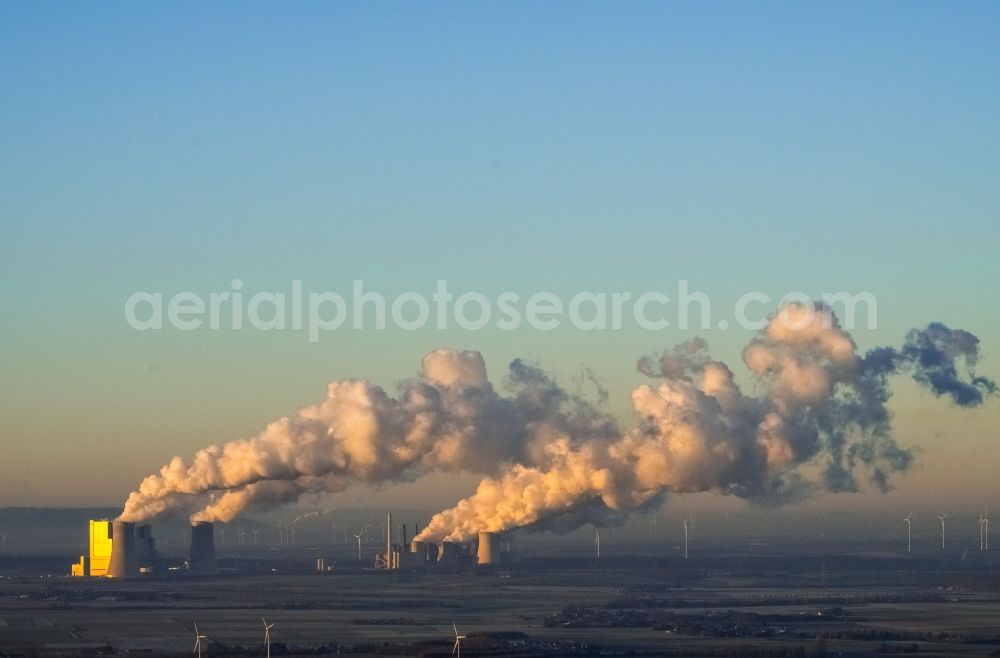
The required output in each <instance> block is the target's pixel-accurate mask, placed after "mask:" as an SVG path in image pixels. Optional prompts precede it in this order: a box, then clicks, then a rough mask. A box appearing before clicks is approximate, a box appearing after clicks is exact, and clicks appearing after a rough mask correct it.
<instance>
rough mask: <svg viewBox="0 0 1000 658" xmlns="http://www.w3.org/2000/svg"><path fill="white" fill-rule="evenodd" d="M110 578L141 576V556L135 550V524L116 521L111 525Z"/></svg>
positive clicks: (108, 574)
mask: <svg viewBox="0 0 1000 658" xmlns="http://www.w3.org/2000/svg"><path fill="white" fill-rule="evenodd" d="M106 575H107V576H108V577H109V578H134V577H135V576H137V575H139V555H138V553H137V552H136V550H135V524H134V523H130V522H128V521H115V522H114V523H112V524H111V561H110V562H108V572H107V574H106Z"/></svg>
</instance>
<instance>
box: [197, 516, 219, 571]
mask: <svg viewBox="0 0 1000 658" xmlns="http://www.w3.org/2000/svg"><path fill="white" fill-rule="evenodd" d="M190 565H191V571H193V572H195V573H198V574H203V575H211V574H214V573H217V572H218V570H219V569H218V564H217V563H216V561H215V524H213V523H209V522H208V521H199V522H198V523H195V524H192V526H191V558H190Z"/></svg>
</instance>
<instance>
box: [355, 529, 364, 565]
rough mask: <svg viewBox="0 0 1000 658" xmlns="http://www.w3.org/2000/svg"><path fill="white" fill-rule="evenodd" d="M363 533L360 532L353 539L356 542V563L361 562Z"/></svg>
mask: <svg viewBox="0 0 1000 658" xmlns="http://www.w3.org/2000/svg"><path fill="white" fill-rule="evenodd" d="M364 534H365V533H364V531H363V530H362V531H361V532H359V533H358V534H356V535H354V538H355V539H357V540H358V562H360V561H361V537H363V536H364Z"/></svg>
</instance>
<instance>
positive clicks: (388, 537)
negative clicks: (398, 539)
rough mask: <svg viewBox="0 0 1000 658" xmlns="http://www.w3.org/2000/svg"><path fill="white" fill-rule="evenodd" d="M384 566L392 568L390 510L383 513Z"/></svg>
mask: <svg viewBox="0 0 1000 658" xmlns="http://www.w3.org/2000/svg"><path fill="white" fill-rule="evenodd" d="M385 568H386V569H392V512H386V513H385Z"/></svg>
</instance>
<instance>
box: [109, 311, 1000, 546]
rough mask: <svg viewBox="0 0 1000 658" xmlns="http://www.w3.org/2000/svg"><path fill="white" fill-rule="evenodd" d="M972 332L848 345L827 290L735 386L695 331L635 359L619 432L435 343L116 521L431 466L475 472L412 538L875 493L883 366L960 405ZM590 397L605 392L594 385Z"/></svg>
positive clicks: (977, 384)
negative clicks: (730, 500) (459, 496)
mask: <svg viewBox="0 0 1000 658" xmlns="http://www.w3.org/2000/svg"><path fill="white" fill-rule="evenodd" d="M977 358H978V339H976V338H975V336H973V335H972V334H969V333H967V332H964V331H957V330H951V329H949V328H948V327H946V326H944V325H942V324H939V323H934V324H931V325H928V327H927V328H925V329H922V330H914V331H912V332H910V334H908V335H907V340H906V343H905V344H904V346H903V347H902V348H901V349H898V350H897V349H894V348H877V349H874V350H871V351H870V352H868V353H867V354H865V355H859V354H858V353H857V350H856V347H855V344H854V342H853V340H852V339H851V338H850V336H849V335H848V334H847V333H846V332H844V331H843V330H842V329H841V328H840V327H839V326H838V324H837V322H836V318H835V317H834V316H833V315H832V313H831V312H830V310H829V309H828V308H827V307H825V306H824V305H822V304H818V303H817V304H792V305H789V306H787V307H786V308H784V309H783V313H782V315H779V316H775V318H772V320H771V322H770V323H769V325H768V326H767V327H766V328H765V329H764V330H763V331H761V333H760V334H759V335H758V336H756V337H755V338H754V339H753V340H752V341H751V343H750V344H749V345H748V346H747V347H746V349H745V350H744V354H743V360H744V363H745V364H746V366H747V367H748V368H749V370H750V373H751V375H752V376H753V377H754V379H755V384H756V389H757V391H756V392H755V393H754V394H746V393H744V392H743V391H741V390H740V388H739V387H738V386H737V385H736V384H735V382H734V380H733V374H732V372H731V371H730V369H729V368H728V367H727V366H726V365H725V364H723V363H721V362H719V361H715V360H713V359H712V358H710V356H709V355H708V351H707V346H706V344H705V343H704V341H701V340H700V339H694V340H692V341H688V342H687V343H684V344H682V345H679V346H677V347H676V348H674V349H673V350H671V351H668V352H666V353H664V354H662V355H659V356H657V357H655V358H651V357H647V358H643V359H641V360H640V362H639V369H640V371H642V372H643V373H645V374H646V375H648V376H650V377H655V378H657V379H659V380H660V381H659V383H658V384H657V385H655V386H654V385H643V386H640V387H639V388H637V389H635V390H634V391H633V392H632V396H631V400H632V405H633V408H634V410H635V412H636V414H637V415H638V417H639V419H640V420H639V422H638V424H637V425H636V426H635V427H633V428H632V429H630V430H628V431H624V432H623V431H622V430H621V429H620V428H619V427H618V425H617V423H616V422H615V420H614V419H613V418H612V417H610V416H609V415H608V414H607V413H605V412H602V411H601V410H600V409H599V408H598V407H599V404H591V403H589V402H587V401H586V400H585V399H582V397H581V396H578V395H572V394H570V393H568V392H567V391H565V390H563V389H562V388H560V387H559V386H558V385H557V384H556V383H555V382H554V381H553V380H552V379H551V378H550V377H548V376H547V375H546V374H544V373H543V372H542V371H540V370H538V369H537V368H534V367H532V366H529V365H527V364H525V363H524V362H522V361H520V360H515V361H514V362H513V363H511V365H510V370H509V372H508V376H507V379H508V383H509V385H510V390H511V392H510V394H508V395H501V394H500V393H498V392H497V391H496V390H495V389H494V386H493V384H491V383H490V381H489V379H488V378H487V376H486V368H485V365H484V361H483V358H482V356H481V355H480V354H479V353H478V352H471V351H456V350H451V349H441V350H437V351H434V352H431V353H430V354H428V355H427V356H425V357H424V359H423V362H422V369H421V372H420V373H419V375H418V376H416V377H415V378H413V379H411V380H408V381H406V382H404V383H403V384H402V385H401V386H400V391H399V393H398V394H397V395H396V397H392V396H390V395H389V394H387V393H386V392H385V391H384V390H383V389H382V388H380V387H378V386H375V385H373V384H371V383H369V382H367V381H363V380H357V379H345V380H338V381H334V382H331V383H330V384H329V386H328V391H327V397H326V399H324V400H322V401H321V402H318V403H317V404H314V405H311V406H307V407H304V408H302V409H300V410H299V411H298V412H297V413H296V414H295V415H294V416H292V417H286V418H281V419H279V420H277V421H275V422H273V423H271V424H270V425H268V426H267V427H266V428H265V429H264V431H263V432H261V433H260V434H258V435H257V436H254V437H251V438H248V439H241V440H237V441H231V442H229V443H225V444H222V445H214V446H209V447H208V448H205V449H202V450H200V451H198V452H197V453H196V454H195V456H194V458H193V459H192V460H191V461H190V462H186V461H185V460H183V459H182V458H180V457H175V458H174V459H173V460H171V461H170V463H168V464H167V465H165V466H164V467H163V468H161V469H160V471H159V473H156V474H154V475H150V476H148V477H147V478H145V479H144V480H143V481H142V483H141V484H140V486H139V488H138V489H137V490H136V491H134V492H133V493H132V494H130V495H129V497H128V500H127V501H126V504H125V509H124V512H123V513H122V515H121V517H120V518H121V519H123V520H129V521H136V522H142V521H148V520H150V519H152V518H154V517H156V516H160V515H168V514H177V513H190V514H191V515H192V516H191V518H192V519H193V520H206V521H222V522H228V521H231V520H232V519H234V518H236V517H237V516H239V515H240V514H242V513H244V512H245V511H247V510H248V509H252V508H257V507H261V508H266V507H271V506H275V505H280V504H284V503H290V502H293V501H295V500H297V499H298V498H299V497H300V496H302V495H303V494H307V493H319V492H338V491H342V490H344V489H345V488H347V487H350V486H352V485H354V484H356V483H361V482H366V483H381V482H391V481H407V480H412V479H415V478H418V477H420V476H421V475H423V474H425V473H427V472H430V471H436V470H445V471H466V472H474V473H479V474H484V475H486V476H487V477H486V479H484V480H483V481H482V483H481V484H480V486H479V489H478V491H477V492H476V493H475V494H474V495H473V496H471V497H469V498H467V499H466V500H463V501H461V502H460V503H459V504H458V505H457V506H456V507H454V508H453V509H450V510H447V511H445V512H442V513H440V514H438V515H437V516H435V517H434V519H433V520H432V522H431V524H430V525H429V526H428V527H427V528H426V529H425V531H424V532H423V533H422V534H421V538H422V539H429V540H441V539H445V538H449V539H453V540H462V539H468V538H469V537H471V536H473V535H474V534H475V533H476V532H478V531H480V530H494V531H500V530H506V529H510V528H515V527H522V526H534V527H536V528H548V529H555V530H567V529H571V528H573V527H576V526H578V525H580V524H582V523H586V522H588V521H590V522H595V523H601V524H606V523H610V522H614V521H616V520H620V519H621V518H622V516H623V515H624V514H627V513H628V512H630V511H634V510H636V509H642V508H644V507H647V506H652V505H657V504H659V503H660V502H661V501H662V499H663V497H664V496H666V495H667V494H668V493H671V492H694V491H717V492H720V493H728V494H733V495H737V496H741V497H743V498H746V499H749V500H752V501H754V502H758V503H763V504H778V503H781V502H786V501H788V500H792V499H795V498H798V497H801V496H804V495H806V494H808V493H809V492H811V491H813V490H816V489H826V490H830V491H854V490H856V489H857V488H858V483H857V477H858V476H859V475H861V474H866V475H867V477H868V478H869V480H870V481H871V482H872V483H873V484H874V486H876V487H877V488H879V489H882V490H884V489H886V488H888V487H889V482H890V477H891V476H892V474H893V473H896V472H899V471H905V470H906V469H907V468H908V467H909V465H910V463H911V461H912V455H911V453H910V452H908V451H907V450H904V449H903V448H901V447H899V446H898V445H897V444H896V443H895V441H894V440H893V439H892V437H891V436H890V433H889V430H890V414H889V411H888V409H887V407H886V402H887V400H888V398H889V395H890V391H889V389H888V383H887V382H888V377H889V376H890V375H891V374H893V373H895V372H897V371H899V370H907V371H909V372H910V373H911V374H912V375H913V377H914V378H915V379H916V380H917V381H918V382H921V383H922V384H924V385H926V386H928V387H929V388H930V389H931V390H932V391H933V392H934V393H935V394H937V395H940V396H948V397H950V398H951V399H952V401H953V402H954V403H956V404H958V405H961V406H974V405H977V404H980V403H981V402H982V401H983V399H984V396H986V395H988V394H990V393H993V392H994V391H995V385H994V384H993V382H991V381H989V380H987V379H985V378H983V377H979V376H977V375H976V374H975V373H974V372H973V368H974V367H975V365H976V360H977ZM597 397H598V402H599V403H600V402H603V400H604V399H605V398H606V392H605V391H603V389H601V388H600V387H598V396H597Z"/></svg>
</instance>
